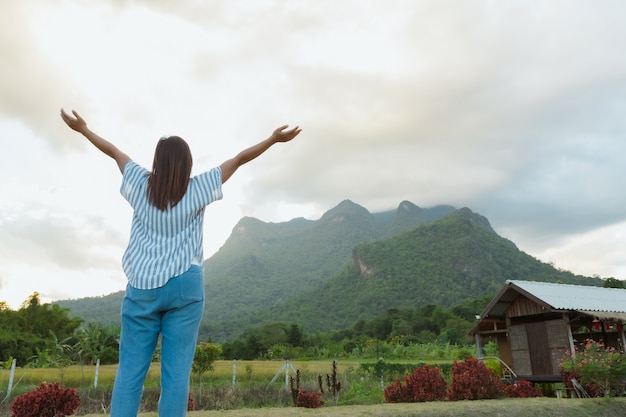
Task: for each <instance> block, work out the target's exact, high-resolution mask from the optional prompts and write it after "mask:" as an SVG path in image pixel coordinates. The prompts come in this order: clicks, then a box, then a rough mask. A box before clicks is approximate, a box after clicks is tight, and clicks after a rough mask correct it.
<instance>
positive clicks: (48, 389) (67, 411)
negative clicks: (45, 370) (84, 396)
mask: <svg viewBox="0 0 626 417" xmlns="http://www.w3.org/2000/svg"><path fill="white" fill-rule="evenodd" d="M79 405H80V398H79V396H78V394H76V390H75V389H74V388H61V385H60V384H59V383H58V382H55V383H54V384H46V383H42V384H41V385H40V386H39V388H37V389H36V390H35V391H31V392H27V393H25V394H22V395H18V396H17V397H15V399H14V400H13V403H12V404H11V411H12V412H13V414H12V416H13V417H63V416H70V415H72V414H74V411H75V410H76V409H77V408H78V406H79Z"/></svg>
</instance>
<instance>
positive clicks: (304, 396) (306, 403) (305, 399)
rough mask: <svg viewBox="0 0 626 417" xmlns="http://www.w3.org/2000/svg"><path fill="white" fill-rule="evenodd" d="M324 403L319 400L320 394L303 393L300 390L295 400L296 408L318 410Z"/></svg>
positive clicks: (313, 392) (312, 392)
mask: <svg viewBox="0 0 626 417" xmlns="http://www.w3.org/2000/svg"><path fill="white" fill-rule="evenodd" d="M322 405H324V401H322V399H321V398H320V393H319V392H315V391H305V390H303V389H300V390H299V391H298V397H297V399H296V407H304V408H320V407H321V406H322Z"/></svg>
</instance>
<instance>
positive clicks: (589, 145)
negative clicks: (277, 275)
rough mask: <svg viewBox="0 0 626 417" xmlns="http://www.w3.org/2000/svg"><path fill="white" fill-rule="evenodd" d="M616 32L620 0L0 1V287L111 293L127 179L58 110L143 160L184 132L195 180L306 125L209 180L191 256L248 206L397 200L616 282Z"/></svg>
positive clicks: (20, 291)
mask: <svg viewBox="0 0 626 417" xmlns="http://www.w3.org/2000/svg"><path fill="white" fill-rule="evenodd" d="M624 45H626V3H624V2H623V1H618V0H615V1H595V2H592V1H576V0H563V1H543V2H529V1H515V0H511V1H506V2H505V1H493V0H492V1H487V0H485V1H481V0H471V1H467V0H458V1H444V0H433V1H421V0H417V1H416V0H406V1H402V0H389V1H380V0H378V1H375V0H371V1H368V0H352V1H351V0H346V1H335V0H315V1H313V0H311V1H305V0H291V1H290V0H282V1H280V0H275V1H271V0H268V1H261V0H249V1H245V0H242V1H236V2H234V1H226V0H223V1H211V2H198V1H193V0H181V1H177V2H173V1H169V0H160V1H155V0H150V1H149V0H135V1H130V0H128V1H122V0H103V1H99V2H91V1H87V0H48V1H46V2H41V1H35V0H32V1H31V0H3V3H2V12H1V13H0V53H1V56H2V60H1V62H0V71H1V73H0V74H1V77H0V143H1V145H2V149H1V150H2V151H1V152H0V177H1V178H2V180H0V196H1V199H0V301H6V302H7V303H8V304H9V306H10V307H12V308H18V307H19V305H20V304H21V303H22V302H23V301H24V300H26V299H27V298H28V296H29V295H30V294H32V293H33V292H35V291H37V292H39V293H40V294H41V297H42V299H43V300H44V301H50V300H58V299H67V298H78V297H84V296H89V295H101V294H108V293H111V292H114V291H119V290H122V289H123V288H124V286H125V277H124V276H123V273H122V270H121V262H120V258H121V256H122V253H123V251H124V248H125V245H126V243H127V241H128V230H129V226H130V219H131V214H132V213H131V211H130V208H129V207H128V205H127V203H126V202H125V201H124V200H123V199H122V197H121V196H120V194H119V185H120V180H121V176H120V174H119V172H118V171H117V168H116V165H115V163H114V162H113V161H112V160H110V159H108V158H107V157H105V156H104V155H103V154H100V153H99V152H98V151H97V150H96V149H95V148H93V147H91V146H90V145H89V144H88V143H87V141H86V140H85V139H84V138H82V137H81V136H80V135H78V134H76V133H75V132H72V131H70V130H69V129H68V128H67V127H66V126H65V125H64V124H63V123H62V121H61V119H60V117H59V109H60V108H61V107H63V108H66V109H68V110H69V109H76V110H77V111H78V112H79V113H80V114H81V115H82V116H84V117H85V118H86V120H87V122H88V124H89V126H90V127H91V128H92V129H93V130H94V131H96V132H97V133H99V134H101V135H102V136H104V137H106V138H107V139H109V140H111V141H112V142H114V143H115V144H117V145H118V146H119V147H120V148H121V149H122V150H124V151H125V152H126V153H128V154H129V155H130V156H131V157H132V158H133V159H135V160H136V161H138V162H139V163H140V164H142V165H144V166H146V167H150V165H151V163H152V154H153V151H154V147H155V145H156V141H157V139H158V138H159V137H161V136H163V135H173V134H176V135H180V136H182V137H184V138H185V139H186V140H187V141H188V142H189V144H190V147H191V149H192V152H193V153H194V173H198V172H200V171H202V170H205V169H209V168H211V167H213V166H215V165H218V164H220V163H221V162H223V161H224V160H225V159H227V158H230V157H231V156H233V155H234V154H236V153H237V152H238V151H239V150H241V149H243V148H244V147H247V146H249V145H252V144H254V143H256V142H257V141H259V140H261V139H264V138H265V137H267V136H268V135H269V134H270V133H271V131H272V130H273V129H274V128H275V127H277V126H279V125H282V124H290V125H292V126H293V125H300V126H301V127H302V128H303V132H302V133H301V135H300V136H299V137H298V138H297V139H296V140H295V141H294V142H291V143H289V144H286V145H278V146H276V147H274V148H272V149H271V150H270V151H269V152H268V153H267V154H265V155H263V156H262V157H261V158H259V159H257V160H255V161H253V162H251V163H250V164H249V165H246V166H245V167H243V168H242V169H241V170H240V171H238V172H237V173H236V174H235V176H234V177H233V178H232V179H231V180H230V181H229V182H228V183H227V184H226V185H225V187H224V199H223V200H222V201H220V202H217V203H215V204H214V205H211V206H210V207H209V208H208V209H207V213H206V220H205V229H206V230H205V256H206V257H208V256H210V255H211V254H213V253H214V252H215V251H216V250H217V249H219V247H220V246H221V245H222V244H223V243H224V241H225V240H226V239H227V238H228V236H229V234H230V232H231V230H232V227H233V226H234V225H235V224H236V223H237V221H238V220H239V219H240V218H241V217H242V216H253V217H256V218H259V219H261V220H263V221H267V222H280V221H287V220H290V219H291V218H294V217H306V218H308V219H312V220H315V219H318V218H320V217H321V215H322V214H323V213H324V212H325V211H327V210H329V209H331V208H332V207H334V206H335V205H337V204H338V203H339V202H341V201H342V200H344V199H351V200H352V201H354V202H356V203H358V204H360V205H362V206H364V207H365V208H367V209H368V210H370V211H371V212H376V211H382V210H388V209H394V208H396V207H397V206H398V204H399V203H400V202H401V201H402V200H409V201H411V202H413V203H415V204H417V205H418V206H421V207H431V206H433V205H437V204H451V205H454V206H456V207H459V208H460V207H469V208H470V209H471V210H473V211H474V212H477V213H480V214H482V215H484V216H486V217H487V218H488V219H489V221H490V222H491V224H492V226H493V227H494V229H495V230H496V232H497V233H498V234H500V235H501V236H503V237H506V238H508V239H510V240H512V241H513V242H514V243H516V244H517V245H518V247H519V248H520V249H521V250H523V251H524V252H527V253H528V254H530V255H532V256H534V257H536V258H538V259H540V260H542V261H544V262H552V263H554V265H555V266H556V267H558V268H562V269H567V270H570V271H572V272H575V273H579V274H584V275H589V276H591V275H598V276H601V277H615V278H618V279H624V278H626V193H625V192H624V190H625V189H626V175H624V158H626V137H625V133H626V117H625V115H626V53H624ZM528 278H529V279H532V277H528Z"/></svg>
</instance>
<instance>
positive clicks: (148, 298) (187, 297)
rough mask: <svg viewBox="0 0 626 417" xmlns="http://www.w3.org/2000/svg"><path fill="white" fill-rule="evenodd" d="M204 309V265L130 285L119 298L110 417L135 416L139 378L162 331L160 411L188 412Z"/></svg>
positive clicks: (178, 415)
mask: <svg viewBox="0 0 626 417" xmlns="http://www.w3.org/2000/svg"><path fill="white" fill-rule="evenodd" d="M203 311H204V282H203V274H202V267H200V266H197V265H192V266H191V268H189V270H188V271H187V272H185V273H183V274H181V275H179V276H177V277H174V278H171V279H170V280H169V281H168V282H167V284H165V285H164V286H163V287H160V288H155V289H150V290H140V289H137V288H134V287H131V286H130V285H128V286H127V287H126V295H125V296H124V300H123V301H122V331H121V336H120V360H119V365H118V367H117V374H116V376H115V383H114V386H113V397H112V399H111V417H136V416H137V413H138V412H139V406H140V403H141V395H142V393H143V384H144V382H145V379H146V374H147V373H148V369H149V368H150V362H151V360H152V355H153V354H154V350H155V348H156V345H157V340H158V338H159V335H161V397H160V398H159V416H161V417H183V416H185V415H186V414H187V399H188V395H189V374H190V373H191V364H192V362H193V357H194V354H195V350H196V342H197V338H198V328H199V326H200V320H201V318H202V313H203Z"/></svg>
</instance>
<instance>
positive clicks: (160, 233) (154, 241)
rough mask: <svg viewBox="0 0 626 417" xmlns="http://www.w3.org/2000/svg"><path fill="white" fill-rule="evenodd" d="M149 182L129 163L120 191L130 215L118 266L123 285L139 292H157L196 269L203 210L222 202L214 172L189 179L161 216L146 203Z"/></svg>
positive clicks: (219, 182) (200, 255)
mask: <svg viewBox="0 0 626 417" xmlns="http://www.w3.org/2000/svg"><path fill="white" fill-rule="evenodd" d="M149 176H150V172H149V171H148V170H146V169H145V168H143V167H141V166H140V165H138V164H137V163H136V162H134V161H129V162H128V163H127V164H126V166H125V167H124V174H123V178H122V186H121V188H120V193H121V194H122V196H124V198H125V199H126V200H128V202H129V203H130V205H131V207H132V208H133V210H134V212H133V220H132V225H131V229H130V241H129V243H128V247H127V248H126V251H125V252H124V256H123V257H122V266H123V268H124V273H125V274H126V277H127V278H128V283H129V284H130V285H131V286H133V287H135V288H139V289H150V288H158V287H162V286H163V285H165V284H166V283H167V281H168V280H169V279H170V278H172V277H175V276H178V275H180V274H182V273H183V272H185V271H187V270H188V269H189V267H190V266H191V265H192V264H196V265H200V266H202V262H203V244H202V224H203V220H204V209H205V208H206V206H207V205H209V204H210V203H212V202H214V201H216V200H220V199H221V198H222V171H221V169H220V168H219V167H216V168H213V169H211V170H210V171H207V172H204V173H202V174H200V175H196V176H195V177H192V178H191V179H190V181H189V186H188V188H187V192H186V193H185V195H184V196H183V198H182V199H181V200H180V201H179V202H178V204H176V205H175V206H174V207H170V208H168V209H167V210H164V211H161V210H159V209H157V208H156V207H154V206H153V205H152V204H150V201H149V199H148V177H149Z"/></svg>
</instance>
